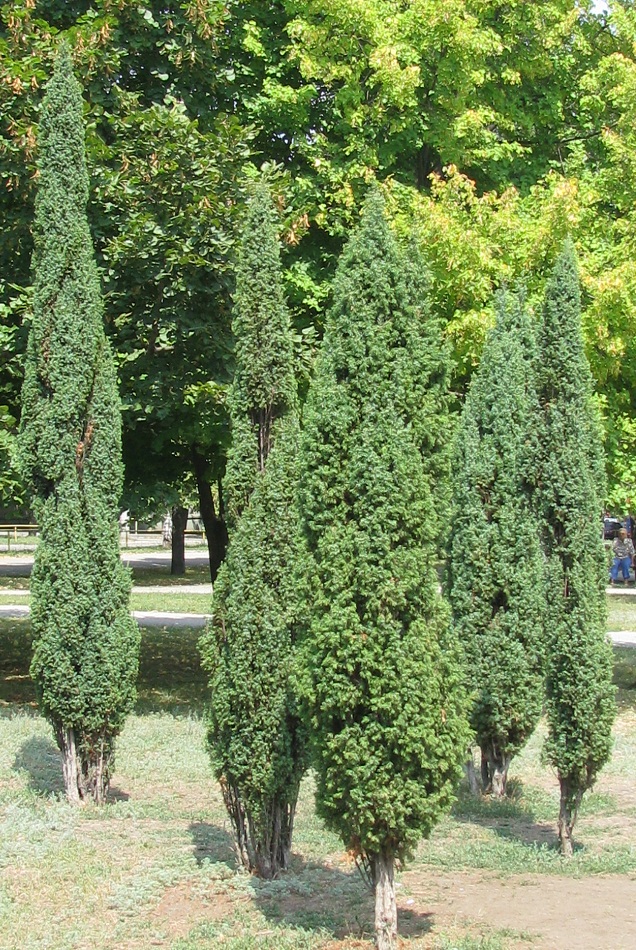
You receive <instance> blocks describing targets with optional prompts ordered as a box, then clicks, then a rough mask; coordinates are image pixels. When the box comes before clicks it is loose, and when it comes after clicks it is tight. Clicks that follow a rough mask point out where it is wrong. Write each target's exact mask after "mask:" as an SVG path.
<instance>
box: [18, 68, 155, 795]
mask: <svg viewBox="0 0 636 950" xmlns="http://www.w3.org/2000/svg"><path fill="white" fill-rule="evenodd" d="M39 144H40V166H39V171H40V175H39V180H38V193H37V199H36V218H35V230H34V237H35V251H34V258H33V278H34V285H35V290H34V306H33V323H32V327H31V332H30V334H29V346H28V354H27V362H26V373H25V380H24V387H23V391H22V422H21V432H20V444H19V458H20V463H21V468H22V472H23V475H24V477H25V480H26V481H27V483H28V484H29V486H30V487H31V490H32V491H33V493H34V509H35V512H36V516H37V518H38V521H39V523H40V525H41V537H40V544H39V547H38V549H37V554H36V559H35V565H34V568H33V579H32V595H33V599H32V627H33V633H34V643H35V647H34V655H33V663H32V668H31V670H32V674H33V676H34V678H35V680H36V683H37V688H38V698H39V701H40V705H41V708H42V710H43V712H44V713H45V715H46V716H47V717H48V719H49V720H50V721H51V723H52V725H53V728H54V731H55V734H56V737H57V741H58V743H59V745H60V748H61V749H62V751H63V752H64V756H65V778H66V783H67V793H68V795H69V798H72V799H73V798H77V796H78V795H79V797H84V796H86V795H88V794H91V795H92V796H93V797H94V798H95V799H96V800H98V801H99V800H101V799H102V798H103V795H104V793H105V790H106V788H107V787H108V781H109V776H110V769H111V764H112V757H113V742H114V739H115V737H116V735H117V734H118V733H119V732H120V730H121V728H122V726H123V723H124V720H125V718H126V714H127V713H128V712H129V711H130V709H131V707H132V704H133V701H134V696H135V685H134V684H135V680H136V675H137V656H138V646H139V633H138V630H137V626H136V624H135V623H134V621H133V620H132V619H131V617H130V616H129V613H128V596H129V591H130V578H129V575H128V572H127V571H126V569H125V568H124V567H123V566H122V564H121V562H120V558H119V535H118V523H117V513H118V505H119V494H120V491H121V484H122V474H123V473H122V463H121V420H120V411H119V400H118V395H117V387H116V378H115V371H114V366H113V361H112V356H111V353H110V348H109V346H108V343H107V341H106V338H105V335H104V328H103V324H102V314H103V306H102V301H101V295H100V286H99V277H98V273H97V268H96V265H95V260H94V256H93V248H92V242H91V238H90V232H89V229H88V222H87V219H86V203H87V200H88V177H87V174H86V167H85V160H84V128H83V122H82V98H81V90H80V86H79V84H78V83H77V82H76V81H75V79H74V77H73V74H72V65H71V59H70V55H69V52H68V49H64V50H63V51H62V52H61V53H60V55H59V57H58V59H57V60H56V65H55V71H54V75H53V78H52V79H51V81H50V83H49V85H48V87H47V95H46V98H45V100H44V104H43V108H42V117H41V122H40V143H39ZM76 767H77V772H76V773H75V772H74V770H75V768H76Z"/></svg>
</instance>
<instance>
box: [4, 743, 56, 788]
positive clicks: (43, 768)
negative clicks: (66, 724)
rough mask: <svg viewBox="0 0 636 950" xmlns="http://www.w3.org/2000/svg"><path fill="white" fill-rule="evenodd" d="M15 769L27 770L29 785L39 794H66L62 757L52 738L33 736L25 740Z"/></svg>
mask: <svg viewBox="0 0 636 950" xmlns="http://www.w3.org/2000/svg"><path fill="white" fill-rule="evenodd" d="M13 769H14V770H15V771H16V772H26V773H27V775H28V787H29V789H30V790H31V791H32V792H35V793H36V794H37V795H44V796H46V797H47V798H48V797H49V796H50V795H63V794H64V775H63V772H62V757H61V755H60V751H59V749H58V747H57V746H56V745H55V743H54V742H53V740H52V739H45V738H44V737H43V736H31V738H30V739H27V740H26V742H23V743H22V745H21V746H20V749H19V751H18V753H17V755H16V757H15V761H14V763H13Z"/></svg>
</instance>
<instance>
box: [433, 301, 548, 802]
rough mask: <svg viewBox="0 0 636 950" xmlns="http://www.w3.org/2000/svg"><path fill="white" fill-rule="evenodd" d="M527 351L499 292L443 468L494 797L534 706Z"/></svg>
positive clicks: (477, 726) (453, 594)
mask: <svg viewBox="0 0 636 950" xmlns="http://www.w3.org/2000/svg"><path fill="white" fill-rule="evenodd" d="M533 357H534V336H533V329H532V327H531V325H530V322H529V319H528V316H527V313H526V311H525V302H524V300H523V297H521V296H520V295H513V294H508V293H506V294H504V293H502V294H500V295H499V297H498V301H497V323H496V324H495V326H494V328H493V329H492V330H491V331H490V333H489V334H488V337H487V338H486V343H485V346H484V349H483V352H482V359H481V362H480V364H479V369H478V370H477V372H476V373H475V375H474V376H473V380H472V383H471V387H470V390H469V392H468V395H467V397H466V402H465V404H464V409H463V412H462V418H461V426H460V431H459V434H458V440H457V452H456V460H455V465H454V466H453V494H454V514H453V529H452V540H451V551H450V563H449V595H450V603H451V607H452V610H453V616H454V621H455V625H456V628H457V634H458V637H459V639H460V641H461V643H462V644H463V647H464V651H465V654H466V668H467V672H468V677H469V683H470V687H471V692H472V693H473V697H474V699H473V702H474V704H473V708H472V726H473V729H474V731H475V736H476V739H477V743H478V745H479V746H480V748H481V753H482V760H485V762H486V763H487V767H488V771H489V783H488V784H489V785H490V786H491V787H492V790H493V792H495V793H496V794H499V795H503V794H504V793H505V788H506V777H507V772H508V766H509V764H510V760H511V758H512V757H513V756H514V755H515V754H516V753H517V752H518V751H519V750H520V749H521V747H522V746H523V744H524V743H525V741H526V740H527V739H528V737H529V736H530V735H531V734H532V732H533V730H534V727H535V726H536V724H537V721H538V719H539V716H540V714H541V708H542V703H543V662H542V661H543V649H542V645H543V619H544V603H545V602H544V586H543V584H544V581H543V562H542V554H541V547H540V535H539V527H538V521H537V518H536V513H535V509H534V505H533V500H532V496H531V490H530V481H529V478H528V476H529V474H530V473H529V471H528V468H529V465H530V464H531V461H532V457H531V455H530V453H529V446H530V444H531V441H532V435H533V433H532V426H533V422H534V421H536V416H535V413H534V410H535V403H534V379H533V374H534V367H533Z"/></svg>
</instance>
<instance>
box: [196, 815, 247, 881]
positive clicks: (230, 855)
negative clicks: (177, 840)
mask: <svg viewBox="0 0 636 950" xmlns="http://www.w3.org/2000/svg"><path fill="white" fill-rule="evenodd" d="M188 831H189V832H190V837H191V838H192V844H193V850H194V858H195V860H196V862H197V865H198V866H199V867H201V866H202V865H204V864H207V863H210V864H225V865H227V867H228V868H229V869H230V870H231V871H236V868H237V861H236V852H235V850H234V839H233V838H232V836H231V835H230V834H229V833H228V832H227V831H226V830H225V828H220V827H219V826H218V825H212V824H210V822H208V821H193V822H192V824H191V825H189V827H188Z"/></svg>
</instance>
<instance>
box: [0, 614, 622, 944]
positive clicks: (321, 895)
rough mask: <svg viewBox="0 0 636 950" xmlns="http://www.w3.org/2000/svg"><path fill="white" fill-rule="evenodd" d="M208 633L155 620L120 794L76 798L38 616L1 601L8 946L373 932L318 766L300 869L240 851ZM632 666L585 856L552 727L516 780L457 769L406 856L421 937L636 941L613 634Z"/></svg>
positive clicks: (299, 839)
mask: <svg viewBox="0 0 636 950" xmlns="http://www.w3.org/2000/svg"><path fill="white" fill-rule="evenodd" d="M199 633H200V631H197V630H192V629H189V628H185V629H180V630H168V629H165V628H164V629H161V628H159V629H157V628H149V629H144V630H143V631H142V637H143V642H142V657H141V672H140V682H139V699H138V703H137V708H136V711H135V714H134V715H133V716H131V717H130V719H129V721H128V723H127V725H126V728H125V729H124V732H123V734H122V736H121V737H120V740H119V744H118V754H117V763H116V772H115V775H114V780H113V787H112V789H111V797H110V802H109V803H108V804H107V805H106V806H105V807H104V808H102V809H101V810H100V809H96V808H94V807H93V806H90V805H88V806H85V807H83V808H80V809H75V810H74V809H72V808H70V806H68V805H67V804H66V802H65V801H64V798H63V795H62V775H61V767H60V761H59V756H58V753H57V749H56V747H55V744H54V742H53V740H52V737H51V733H50V731H49V728H48V726H47V724H46V723H45V722H44V720H43V719H42V718H41V717H40V716H39V714H38V712H37V708H36V706H35V695H34V689H33V685H32V683H31V681H30V679H29V676H28V664H29V652H30V633H29V624H28V621H27V620H18V621H15V620H11V621H9V620H0V867H1V868H2V876H1V877H0V948H1V950H71V948H73V950H75V948H80V947H82V948H83V947H95V948H100V950H101V948H103V950H150V948H153V947H164V948H170V950H345V948H346V950H354V948H359V950H363V948H367V950H369V948H370V947H371V943H370V942H369V933H370V931H371V927H372V903H371V898H370V895H369V894H368V893H367V891H366V890H365V888H364V885H363V884H362V881H361V879H360V878H359V876H358V874H357V873H356V871H355V870H354V868H353V867H352V865H351V862H350V859H349V857H348V856H347V854H346V853H345V852H344V851H343V849H342V846H341V845H340V843H339V841H338V839H337V838H336V837H335V836H333V835H332V834H330V833H329V832H328V831H326V830H325V829H324V827H323V826H322V824H321V822H320V820H319V819H318V818H317V817H316V814H315V811H314V807H313V795H312V782H311V778H308V779H307V780H306V781H305V783H304V786H303V790H302V795H301V801H300V805H299V812H298V819H297V826H296V832H295V842H294V846H295V856H294V866H293V869H292V871H290V872H289V873H287V874H285V875H284V876H282V877H281V878H280V879H279V880H277V881H273V882H269V883H263V882H259V881H258V880H256V879H254V878H251V877H249V876H248V875H246V874H244V873H242V872H240V871H239V870H237V867H236V863H235V860H234V854H233V851H232V839H231V835H230V833H229V825H228V821H227V818H226V814H225V810H224V807H223V804H222V800H221V797H220V794H219V790H218V787H217V785H216V782H215V781H214V779H213V776H212V773H211V769H210V765H209V760H208V756H207V753H206V749H205V723H204V709H205V676H204V674H203V673H202V671H201V669H200V667H199V664H198V655H197V650H196V642H197V637H198V636H199ZM616 681H617V684H618V685H619V687H620V689H619V717H618V720H617V724H616V729H615V739H616V744H615V750H614V756H613V759H612V762H611V763H610V764H609V766H608V767H607V768H606V769H605V771H604V773H603V775H602V777H601V779H600V781H599V783H598V785H597V787H596V789H595V790H594V792H593V793H592V794H589V795H587V796H586V798H585V799H584V806H583V809H582V813H581V817H580V820H579V824H578V826H577V832H576V838H577V851H576V853H575V856H574V859H573V860H572V861H571V862H570V863H564V862H563V861H562V860H561V858H560V857H559V855H558V852H557V850H556V838H555V819H556V814H557V809H558V791H557V784H556V781H555V778H554V776H553V775H552V774H551V773H550V771H549V770H547V769H545V768H544V767H543V766H542V764H541V756H540V747H541V739H542V732H541V729H539V730H538V732H537V734H536V735H535V736H534V737H533V739H532V740H531V742H530V743H529V745H528V746H527V748H526V749H525V750H524V752H523V754H522V755H520V756H519V757H518V759H517V760H516V761H515V763H514V764H513V767H512V778H511V786H512V788H511V791H512V794H511V797H510V799H509V800H508V801H506V802H504V803H503V804H499V805H496V804H494V803H493V802H491V801H489V800H479V801H475V800H473V799H471V798H469V797H468V796H467V795H466V793H465V791H464V790H463V789H460V793H459V798H458V802H457V804H456V806H455V808H454V810H453V812H452V814H451V815H450V816H449V817H448V818H447V819H445V820H444V821H443V822H442V823H441V824H440V825H439V826H438V827H437V828H436V829H435V831H434V832H433V835H432V837H431V839H430V841H428V842H424V843H423V844H422V845H421V846H420V848H419V849H418V852H417V854H416V855H415V858H414V860H413V861H412V862H411V863H410V864H409V865H408V866H407V868H406V870H405V871H404V872H403V873H402V874H401V875H400V879H399V890H398V893H399V904H400V929H401V932H402V934H404V936H405V940H404V944H403V946H404V947H408V948H409V950H424V948H426V950H521V948H528V950H548V948H550V950H554V948H563V950H575V948H579V947H580V948H583V947H585V948H586V950H587V948H592V950H593V948H595V947H596V948H604V950H610V948H611V950H619V948H627V947H630V946H634V945H636V941H632V942H630V940H631V937H630V936H629V935H630V934H632V933H634V931H633V930H632V931H629V932H628V931H626V930H625V928H626V927H627V923H626V920H627V916H628V913H627V912H629V914H631V906H632V904H631V902H630V895H631V897H633V888H634V879H635V878H636V801H635V800H634V795H633V787H634V775H635V774H636V650H629V649H617V650H616ZM577 902H578V903H577ZM564 908H567V913H566V912H564ZM551 915H552V916H551ZM631 919H632V920H633V915H632V918H631ZM543 921H546V922H547V923H546V929H545V931H544V930H543V929H542V922H543ZM577 928H578V929H577ZM626 935H627V936H626ZM577 940H579V942H577ZM581 941H583V942H581ZM603 941H605V942H603Z"/></svg>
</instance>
